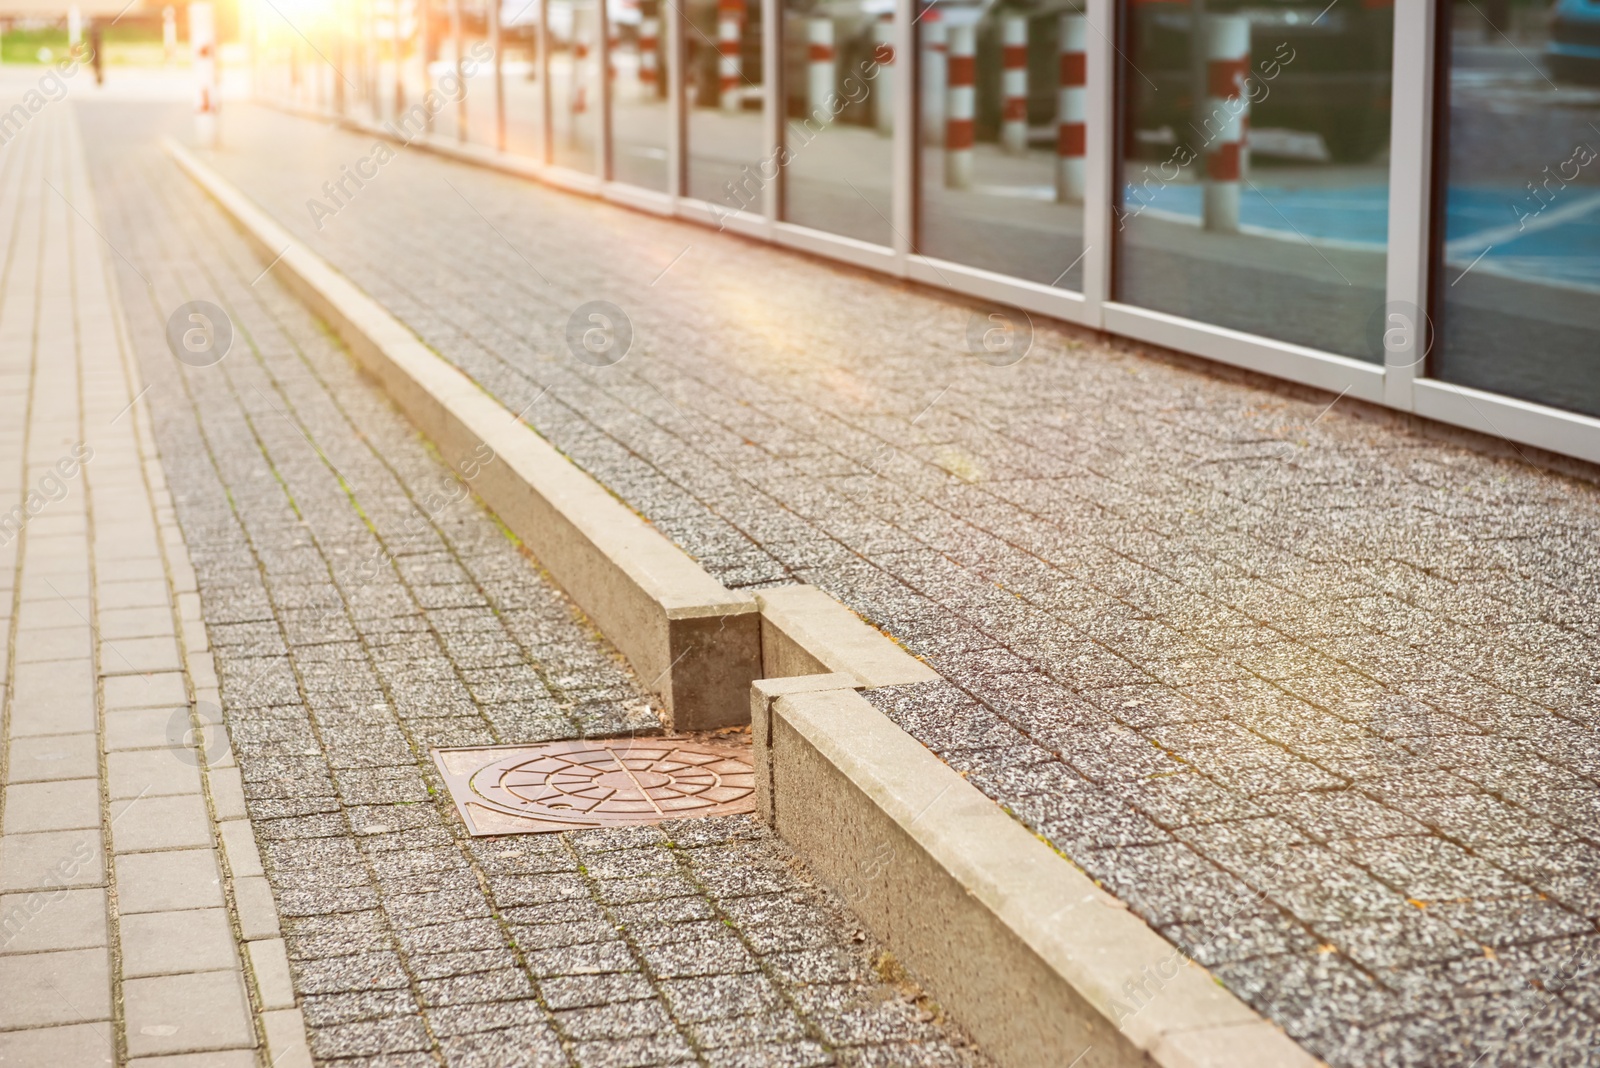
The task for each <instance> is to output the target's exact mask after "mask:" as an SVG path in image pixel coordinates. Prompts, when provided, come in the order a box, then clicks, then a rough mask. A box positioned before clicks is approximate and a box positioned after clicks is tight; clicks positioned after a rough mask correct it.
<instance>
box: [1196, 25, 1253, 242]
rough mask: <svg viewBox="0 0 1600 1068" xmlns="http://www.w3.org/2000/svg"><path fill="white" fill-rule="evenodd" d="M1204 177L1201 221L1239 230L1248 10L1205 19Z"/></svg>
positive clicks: (1214, 227) (1209, 225) (1217, 227)
mask: <svg viewBox="0 0 1600 1068" xmlns="http://www.w3.org/2000/svg"><path fill="white" fill-rule="evenodd" d="M1205 38H1206V39H1205V46H1206V109H1207V111H1206V121H1205V122H1204V123H1203V124H1202V126H1201V128H1202V129H1203V130H1204V132H1205V135H1206V137H1207V138H1209V139H1210V141H1209V143H1208V144H1207V145H1206V182H1205V206H1204V209H1203V210H1204V216H1203V221H1204V224H1205V228H1206V229H1207V230H1221V231H1227V232H1233V231H1237V230H1238V229H1239V192H1240V182H1241V180H1242V179H1243V177H1244V131H1245V108H1246V107H1247V106H1248V105H1249V101H1248V100H1246V99H1245V95H1244V81H1245V78H1246V77H1247V76H1248V75H1249V73H1250V20H1249V19H1248V18H1247V17H1245V16H1244V15H1208V16H1207V17H1206V21H1205Z"/></svg>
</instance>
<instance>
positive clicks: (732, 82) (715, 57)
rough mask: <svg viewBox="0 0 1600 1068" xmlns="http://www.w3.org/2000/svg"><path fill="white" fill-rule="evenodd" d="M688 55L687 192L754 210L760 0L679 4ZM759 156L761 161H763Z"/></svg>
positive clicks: (768, 161)
mask: <svg viewBox="0 0 1600 1068" xmlns="http://www.w3.org/2000/svg"><path fill="white" fill-rule="evenodd" d="M681 10H682V11H683V12H684V21H685V27H684V41H685V46H686V49H685V50H686V51H687V53H688V60H687V63H686V68H687V69H686V70H685V71H684V78H685V82H684V90H683V91H684V97H683V104H684V107H685V108H686V109H687V111H688V140H689V145H688V155H689V180H688V185H689V188H688V193H689V195H690V196H691V197H696V198H698V199H700V200H706V201H710V202H711V203H713V204H715V205H717V206H718V207H719V208H722V209H723V210H729V211H731V210H735V209H743V210H747V211H752V212H756V213H758V214H759V213H760V212H761V210H762V206H761V205H762V190H763V189H764V188H765V185H766V184H767V183H768V182H770V178H766V179H764V178H763V177H762V168H763V164H765V165H766V167H767V168H768V173H769V174H770V173H772V172H771V170H770V168H771V167H772V166H773V165H774V162H775V161H774V160H773V159H772V158H771V157H772V155H773V154H772V152H771V151H763V143H764V138H763V136H762V132H761V124H762V116H761V108H762V102H763V99H764V89H765V78H764V76H763V72H762V69H761V0H720V2H719V0H692V2H688V3H685V4H683V5H682V7H681ZM764 157H765V158H764Z"/></svg>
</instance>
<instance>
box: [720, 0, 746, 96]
mask: <svg viewBox="0 0 1600 1068" xmlns="http://www.w3.org/2000/svg"><path fill="white" fill-rule="evenodd" d="M743 40H744V0H717V75H718V79H719V80H718V92H717V98H718V99H719V100H721V101H722V110H723V111H738V110H739V104H740V96H741V95H742V94H741V93H740V89H739V83H740V82H741V81H743V80H744V69H743V64H744V60H743V57H742V56H741V55H740V51H739V49H740V45H741V44H742V42H743Z"/></svg>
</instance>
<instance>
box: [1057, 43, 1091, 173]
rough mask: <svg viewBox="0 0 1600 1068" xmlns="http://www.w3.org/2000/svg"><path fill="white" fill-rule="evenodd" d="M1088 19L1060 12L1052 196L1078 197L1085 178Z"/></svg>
mask: <svg viewBox="0 0 1600 1068" xmlns="http://www.w3.org/2000/svg"><path fill="white" fill-rule="evenodd" d="M1088 51H1089V20H1088V19H1087V18H1086V17H1085V16H1083V15H1062V16H1061V79H1060V80H1061V85H1060V88H1058V89H1057V90H1056V93H1057V96H1056V199H1057V200H1059V201H1061V202H1062V203H1066V202H1068V201H1073V202H1077V201H1081V200H1082V199H1083V191H1084V186H1085V184H1086V182H1087V181H1088V169H1087V166H1086V164H1085V162H1084V141H1085V136H1086V134H1085V127H1084V121H1085V119H1086V118H1087V116H1088V99H1087V97H1088V92H1089V91H1088V89H1087V88H1086V86H1087V85H1088V76H1087V72H1086V65H1087V63H1088V58H1089V57H1088Z"/></svg>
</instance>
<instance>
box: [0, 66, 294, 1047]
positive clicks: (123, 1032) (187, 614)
mask: <svg viewBox="0 0 1600 1068" xmlns="http://www.w3.org/2000/svg"><path fill="white" fill-rule="evenodd" d="M12 88H14V87H13V86H12V85H11V84H10V83H7V89H6V95H7V96H10V95H11V89H12ZM0 220H3V221H0V235H3V237H0V243H3V246H4V265H3V268H0V271H3V276H0V457H3V458H4V462H3V464H0V636H3V638H4V643H3V645H0V742H3V744H0V783H3V784H4V788H3V791H0V1063H3V1064H5V1065H7V1066H11V1065H19V1066H32V1065H72V1066H77V1065H100V1064H108V1065H109V1064H129V1063H132V1064H155V1063H161V1064H180V1063H181V1064H206V1065H217V1066H220V1068H229V1066H239V1068H243V1066H248V1065H256V1064H265V1063H268V1062H269V1061H270V1063H272V1064H275V1065H279V1066H282V1068H291V1066H300V1065H309V1064H310V1063H311V1060H310V1057H309V1055H308V1051H307V1045H306V1037H305V1031H304V1027H303V1024H302V1022H301V1016H300V1012H299V1010H298V1009H297V1008H296V1007H295V995H294V990H293V988H292V985H291V979H290V971H289V964H288V956H287V952H286V943H285V941H284V938H283V936H282V929H281V927H280V923H279V917H278V913H277V910H276V909H275V908H274V906H273V898H272V891H271V889H270V888H269V886H268V884H267V881H266V879H265V878H264V877H263V875H262V868H261V862H260V858H259V855H258V853H257V849H256V841H255V837H254V835H253V833H252V829H251V823H250V820H249V819H248V817H247V813H246V806H245V791H244V785H243V781H242V779H241V775H240V769H239V766H238V764H237V762H236V761H235V759H234V755H233V752H232V750H231V749H230V747H229V744H228V740H227V736H226V734H225V733H224V731H223V729H222V726H221V724H222V717H221V712H220V705H221V700H220V695H219V690H218V687H219V682H218V676H217V662H216V659H215V657H214V655H213V650H212V647H211V644H210V635H209V633H208V629H207V626H206V623H205V619H204V617H203V613H202V611H201V605H200V594H199V585H198V582H197V578H196V573H195V569H194V567H193V565H192V562H191V558H190V555H189V552H188V549H187V546H186V541H185V538H184V534H183V532H182V530H181V528H180V526H179V523H178V520H177V517H176V514H175V511H174V501H173V497H174V494H173V488H172V486H171V484H170V483H169V482H168V479H167V474H166V469H165V468H164V467H163V465H162V463H161V461H160V459H159V457H158V454H157V449H156V444H155V441H154V439H153V437H152V434H151V421H150V417H149V409H148V407H147V406H146V404H145V403H144V402H143V401H142V400H141V399H140V398H141V397H142V396H144V387H143V386H142V385H141V384H140V374H139V371H138V369H137V368H136V367H135V366H134V363H133V359H132V357H133V353H132V350H131V349H130V347H129V345H128V339H127V337H126V335H125V333H124V331H123V329H122V322H123V320H122V314H121V310H120V308H119V306H118V300H117V295H116V291H115V288H114V283H113V279H112V276H111V273H110V268H109V264H110V261H111V260H112V259H113V258H114V256H115V253H114V250H112V249H111V248H109V247H108V246H107V245H106V243H105V242H104V240H103V239H102V237H101V234H100V231H101V228H102V227H103V226H104V223H103V222H102V221H101V220H100V217H99V214H98V212H97V209H96V196H95V192H94V190H93V188H92V187H91V184H90V181H89V176H88V170H87V168H86V166H85V161H84V156H83V148H82V144H81V141H80V139H79V136H78V133H77V126H76V122H75V120H74V114H73V112H72V110H71V108H70V106H68V105H67V104H64V103H59V102H57V103H55V104H54V105H53V106H50V107H47V108H46V109H45V110H43V111H42V112H40V113H38V114H37V115H35V116H34V117H33V118H32V119H31V121H30V123H29V124H28V125H27V127H26V128H25V129H24V130H23V131H22V133H21V134H20V136H18V137H16V138H15V139H14V140H12V141H11V142H10V143H9V144H8V145H7V146H6V148H5V150H4V155H3V156H0ZM136 294H137V291H136ZM171 1058H176V1059H171ZM185 1058H187V1059H185Z"/></svg>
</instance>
